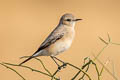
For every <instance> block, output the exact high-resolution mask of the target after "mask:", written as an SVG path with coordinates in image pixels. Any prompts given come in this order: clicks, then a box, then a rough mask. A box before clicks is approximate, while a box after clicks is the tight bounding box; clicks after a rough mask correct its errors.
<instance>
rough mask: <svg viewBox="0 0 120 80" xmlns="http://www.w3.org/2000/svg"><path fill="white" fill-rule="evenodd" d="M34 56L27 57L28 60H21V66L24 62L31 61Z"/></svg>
mask: <svg viewBox="0 0 120 80" xmlns="http://www.w3.org/2000/svg"><path fill="white" fill-rule="evenodd" d="M32 58H33V56H30V57H29V58H28V59H26V60H24V61H23V62H21V63H20V64H19V66H21V65H22V64H24V63H25V62H27V61H29V60H30V59H32Z"/></svg>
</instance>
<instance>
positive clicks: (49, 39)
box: [19, 30, 64, 65]
mask: <svg viewBox="0 0 120 80" xmlns="http://www.w3.org/2000/svg"><path fill="white" fill-rule="evenodd" d="M63 36H64V31H57V30H54V31H53V32H52V33H51V34H50V35H49V36H48V37H47V38H46V40H45V41H44V42H43V43H42V44H41V46H40V47H39V48H38V50H37V51H36V52H35V53H34V54H33V55H32V56H30V57H29V58H28V59H26V60H25V61H23V62H21V63H20V64H19V65H22V64H23V63H25V62H27V61H29V60H30V59H32V58H33V57H34V55H35V54H36V53H37V52H39V51H40V50H42V49H45V48H47V47H49V46H50V45H51V44H53V43H55V42H56V41H57V40H59V39H61V38H62V37H63Z"/></svg>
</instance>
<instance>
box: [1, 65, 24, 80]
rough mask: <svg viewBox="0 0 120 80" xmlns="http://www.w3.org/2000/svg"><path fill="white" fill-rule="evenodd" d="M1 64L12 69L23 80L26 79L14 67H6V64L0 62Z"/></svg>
mask: <svg viewBox="0 0 120 80" xmlns="http://www.w3.org/2000/svg"><path fill="white" fill-rule="evenodd" d="M0 64H1V65H3V66H4V67H6V68H8V69H10V70H12V71H14V72H15V73H16V74H17V75H19V76H20V77H21V78H22V79H23V80H26V79H25V78H24V77H23V76H22V75H21V74H20V73H18V72H17V71H16V70H15V69H13V68H11V67H8V66H7V65H5V64H2V63H0Z"/></svg>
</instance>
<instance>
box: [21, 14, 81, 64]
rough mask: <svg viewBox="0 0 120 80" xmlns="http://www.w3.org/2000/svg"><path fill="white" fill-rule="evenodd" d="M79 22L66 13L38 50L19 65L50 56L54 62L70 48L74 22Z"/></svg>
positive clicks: (73, 34)
mask: <svg viewBox="0 0 120 80" xmlns="http://www.w3.org/2000/svg"><path fill="white" fill-rule="evenodd" d="M79 20H82V19H76V18H75V17H74V16H73V15H72V14H68V13H67V14H64V15H63V16H62V17H61V19H60V22H59V24H58V25H57V27H56V28H55V29H54V30H53V31H52V32H51V34H50V35H49V36H48V37H47V38H46V40H45V41H44V42H43V43H42V44H41V45H40V47H39V48H38V50H37V51H36V52H35V53H34V54H33V55H32V56H30V57H29V58H28V59H26V60H25V61H23V62H22V63H20V64H19V65H21V64H23V63H25V62H27V61H28V60H30V59H32V58H34V57H38V56H51V58H52V59H53V60H54V58H56V57H55V56H56V55H58V54H59V53H62V52H64V51H66V50H67V49H68V48H69V47H70V46H71V44H72V41H73V38H74V36H75V30H74V26H75V22H76V21H79ZM56 59H57V58H56ZM54 61H55V60H54ZM55 62H56V61H55ZM57 65H58V64H57Z"/></svg>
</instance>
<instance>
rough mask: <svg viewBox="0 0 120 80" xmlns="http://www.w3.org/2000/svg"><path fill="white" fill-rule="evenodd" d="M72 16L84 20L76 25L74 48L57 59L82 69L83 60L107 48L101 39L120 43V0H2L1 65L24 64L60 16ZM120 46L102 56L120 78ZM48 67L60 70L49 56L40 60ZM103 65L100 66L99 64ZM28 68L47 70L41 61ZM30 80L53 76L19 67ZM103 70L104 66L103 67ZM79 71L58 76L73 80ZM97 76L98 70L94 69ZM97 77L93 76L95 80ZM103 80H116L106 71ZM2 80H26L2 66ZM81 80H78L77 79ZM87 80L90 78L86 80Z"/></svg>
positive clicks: (0, 25) (0, 26) (66, 70)
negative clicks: (6, 63)
mask: <svg viewBox="0 0 120 80" xmlns="http://www.w3.org/2000/svg"><path fill="white" fill-rule="evenodd" d="M64 13H72V14H74V15H75V16H76V17H77V18H82V19H83V21H81V22H78V23H77V24H76V27H75V30H76V37H75V39H74V42H73V44H72V47H71V48H70V49H69V50H68V51H66V52H64V54H61V55H59V56H57V57H58V58H60V59H62V60H63V61H66V62H70V63H72V64H74V65H77V66H81V65H82V63H83V59H84V58H85V57H87V56H92V54H91V53H92V52H93V53H94V54H95V55H97V53H98V52H99V50H100V49H101V48H102V47H104V46H105V45H104V43H102V42H101V41H100V40H99V39H98V36H101V37H103V38H104V39H105V40H107V33H109V34H110V36H111V38H112V41H113V42H117V43H120V0H16V1H13V0H8V1H7V0H0V62H3V61H4V62H10V63H17V64H18V63H20V62H22V61H23V60H20V59H19V57H21V56H25V55H31V54H32V53H33V52H35V50H37V48H38V47H39V45H40V44H41V43H42V41H43V40H44V39H45V38H46V37H47V36H48V34H49V33H50V32H51V31H52V30H53V29H54V28H55V27H56V25H57V24H58V22H59V19H60V16H62V15H63V14H64ZM119 57H120V46H118V45H109V47H107V48H106V49H105V50H104V52H103V53H102V54H101V55H100V57H99V59H100V60H101V61H102V62H103V63H104V62H105V61H106V60H107V59H108V58H109V59H110V63H109V64H108V66H107V68H108V69H109V70H110V71H112V70H111V69H112V63H114V68H115V73H116V75H117V76H118V77H119V76H120V58H119ZM40 58H41V59H42V61H43V62H44V63H45V65H46V66H47V67H48V69H50V71H51V72H54V71H55V70H56V69H57V67H56V65H55V64H54V62H53V61H52V60H51V59H50V58H49V57H40ZM98 64H99V63H98ZM25 65H29V66H32V67H34V68H36V69H39V70H41V71H44V70H43V68H42V66H41V65H40V64H39V62H37V61H35V60H31V61H29V62H28V63H26V64H25ZM14 68H15V69H16V70H17V71H19V72H20V73H21V74H22V75H23V76H24V77H25V78H26V79H27V80H49V77H47V76H44V75H42V74H39V73H36V72H31V71H30V70H28V69H24V68H17V67H14ZM100 68H101V66H100ZM75 73H76V70H73V69H71V68H67V69H64V70H62V71H61V72H60V73H59V74H58V76H61V79H62V80H69V79H70V77H72V76H73V75H74V74H75ZM89 73H91V75H92V74H93V75H94V74H95V71H94V68H93V66H92V69H90V71H89ZM95 77H96V76H92V78H93V79H94V80H97V79H96V78H95ZM101 78H102V80H114V79H113V78H112V77H111V76H110V75H109V74H108V73H107V72H106V71H104V72H103V76H102V77H101ZM0 80H22V79H21V78H20V77H19V76H18V75H17V74H15V73H14V72H12V71H10V70H8V69H6V68H5V67H3V66H1V65H0ZM76 80H77V79H76ZM86 80H87V79H86Z"/></svg>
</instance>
